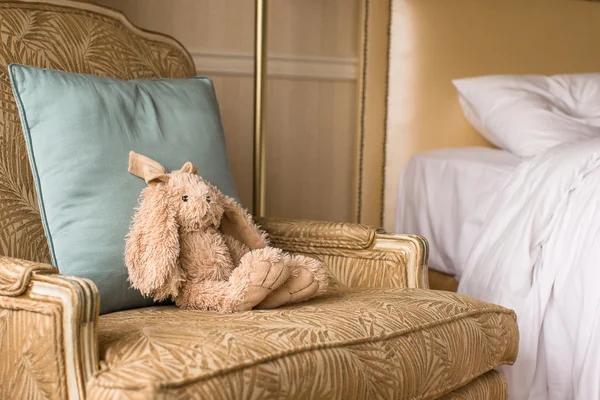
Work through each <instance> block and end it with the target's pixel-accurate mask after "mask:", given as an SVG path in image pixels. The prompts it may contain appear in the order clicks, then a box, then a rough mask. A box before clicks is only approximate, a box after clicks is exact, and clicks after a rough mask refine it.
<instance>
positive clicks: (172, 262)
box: [125, 185, 181, 301]
mask: <svg viewBox="0 0 600 400" xmlns="http://www.w3.org/2000/svg"><path fill="white" fill-rule="evenodd" d="M167 190H168V188H167V187H166V186H165V185H153V186H149V187H147V188H146V189H144V190H143V191H142V195H141V198H142V200H141V202H140V207H139V209H138V210H137V212H136V214H135V217H134V219H133V224H132V226H131V229H130V230H129V234H128V235H127V238H126V241H125V265H126V266H127V269H128V271H129V280H130V281H131V286H133V287H134V288H136V289H138V290H139V291H140V292H141V293H142V294H143V295H145V296H148V295H150V296H152V297H153V298H154V300H156V301H160V300H164V299H165V298H167V297H168V296H170V295H172V296H175V295H177V293H178V290H179V286H180V284H181V278H180V273H181V272H180V271H179V266H178V259H179V233H178V226H177V223H176V220H175V210H173V209H172V207H170V206H169V202H168V199H167Z"/></svg>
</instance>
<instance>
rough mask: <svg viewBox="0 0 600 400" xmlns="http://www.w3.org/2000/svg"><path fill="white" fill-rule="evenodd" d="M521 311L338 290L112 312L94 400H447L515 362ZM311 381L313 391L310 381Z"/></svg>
mask: <svg viewBox="0 0 600 400" xmlns="http://www.w3.org/2000/svg"><path fill="white" fill-rule="evenodd" d="M516 329H517V328H516V323H515V316H514V314H513V313H512V312H511V311H509V310H506V309H504V308H502V307H499V306H494V305H488V304H485V303H482V302H480V301H477V300H474V299H471V298H468V297H465V296H460V295H457V294H454V293H449V292H435V291H430V290H410V289H386V290H382V289H362V288H361V289H339V290H337V291H334V292H331V293H328V294H326V295H325V296H324V297H322V298H317V299H314V300H312V301H308V302H306V303H303V304H302V305H296V306H289V307H284V308H281V309H276V310H269V311H252V312H246V313H237V314H219V313H211V312H202V311H186V310H181V309H178V308H174V307H151V308H145V309H138V310H130V311H122V312H118V313H113V314H108V315H104V316H102V317H101V319H100V326H99V346H100V359H102V360H103V368H102V369H101V371H100V372H99V373H98V374H97V375H96V376H95V377H94V378H93V379H92V380H91V381H90V382H89V384H88V393H89V395H90V396H91V397H92V398H102V399H113V398H137V397H136V396H141V393H143V394H144V395H145V396H147V397H157V396H165V397H167V398H176V399H193V398H223V397H228V398H240V399H263V398H298V399H301V398H344V399H346V398H347V399H351V398H389V399H391V398H401V399H410V398H436V397H439V396H442V395H445V394H447V393H449V392H451V391H452V390H454V389H456V388H459V387H461V386H464V385H466V384H467V383H468V382H469V381H471V380H472V379H474V378H476V377H478V376H480V375H483V374H484V373H486V372H488V371H490V370H492V369H493V368H495V367H496V366H498V365H500V364H510V363H512V361H513V360H514V359H515V357H516V351H517V346H518V334H517V332H516ZM306 382H311V384H306Z"/></svg>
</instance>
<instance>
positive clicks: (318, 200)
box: [266, 80, 356, 221]
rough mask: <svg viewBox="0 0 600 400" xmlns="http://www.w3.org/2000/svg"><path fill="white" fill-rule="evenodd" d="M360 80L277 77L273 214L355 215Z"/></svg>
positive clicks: (271, 100)
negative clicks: (327, 80) (356, 143)
mask: <svg viewBox="0 0 600 400" xmlns="http://www.w3.org/2000/svg"><path fill="white" fill-rule="evenodd" d="M355 93H356V84H355V83H349V82H318V81H293V80H271V81H270V82H269V91H268V98H267V100H268V110H269V113H268V119H267V181H266V182H267V183H266V191H267V195H266V200H267V203H266V209H267V215H268V216H281V217H288V218H308V219H316V220H335V221H349V220H351V219H352V201H351V200H352V185H353V176H354V175H353V174H354V149H355V148H354V146H355V139H354V138H355V136H354V135H355V118H354V117H353V116H354V115H355V102H354V98H355Z"/></svg>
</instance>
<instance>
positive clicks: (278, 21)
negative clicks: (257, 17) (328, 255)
mask: <svg viewBox="0 0 600 400" xmlns="http://www.w3.org/2000/svg"><path fill="white" fill-rule="evenodd" d="M96 2H97V3H100V4H104V5H107V6H110V7H113V8H116V9H119V10H121V11H123V12H124V13H125V14H126V15H127V16H128V17H129V18H130V19H131V20H132V21H133V22H134V23H135V24H136V25H138V26H141V27H143V28H146V29H150V30H156V31H161V32H164V33H168V34H170V35H172V36H174V37H175V38H177V39H178V40H180V41H181V42H182V43H183V44H184V45H185V46H186V48H187V49H188V50H190V52H191V53H192V55H193V56H194V59H195V61H196V64H197V66H198V72H199V73H201V74H205V75H208V76H211V77H212V78H213V80H214V82H215V87H216V89H217V95H218V97H219V101H220V105H221V114H222V117H223V123H224V127H225V132H226V140H227V146H228V150H229V157H230V165H231V168H232V172H233V175H234V178H235V180H236V183H237V186H238V190H239V192H240V196H241V199H242V202H243V203H244V205H245V206H247V207H250V206H251V201H252V119H253V117H252V103H253V101H252V90H253V79H252V75H251V72H252V58H251V56H252V54H251V53H252V51H253V35H254V25H253V24H254V1H252V0H226V1H223V0H169V1H165V0H96ZM359 3H360V0H285V1H283V0H276V1H271V2H269V4H270V10H269V11H270V12H269V24H270V25H269V54H270V56H271V57H272V58H273V61H272V62H271V65H270V69H269V70H270V71H271V73H272V76H271V77H270V79H269V85H268V97H267V104H268V107H267V181H266V184H267V187H266V188H267V201H266V211H267V215H268V216H279V217H290V218H308V219H320V220H340V221H343V220H345V221H350V220H352V219H353V217H354V215H353V204H352V199H353V184H354V176H355V175H354V174H355V171H354V168H355V165H354V164H355V163H354V157H355V136H356V107H357V87H356V78H357V72H356V64H357V63H356V56H357V54H356V53H357V49H358V30H359V28H358V24H359Z"/></svg>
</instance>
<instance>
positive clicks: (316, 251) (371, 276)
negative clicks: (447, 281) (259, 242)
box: [256, 218, 429, 288]
mask: <svg viewBox="0 0 600 400" xmlns="http://www.w3.org/2000/svg"><path fill="white" fill-rule="evenodd" d="M256 221H257V222H258V224H260V226H261V227H262V228H263V229H264V230H265V231H266V232H267V233H268V234H269V236H270V239H271V242H272V243H273V245H274V246H276V247H279V248H281V249H283V250H286V251H289V252H292V253H301V254H306V255H308V256H311V257H315V258H318V259H320V260H322V261H323V262H324V263H325V264H326V265H327V267H328V268H329V270H330V271H331V273H332V274H333V275H334V277H335V278H336V279H337V280H338V281H339V282H340V283H342V284H344V285H346V286H353V287H358V286H363V287H380V288H386V287H401V288H428V287H429V283H428V278H427V258H428V245H427V241H426V240H425V239H424V238H423V237H421V236H416V235H399V234H387V233H385V231H384V230H382V229H375V228H371V227H369V226H366V225H359V224H350V223H333V222H315V221H295V220H289V219H280V218H257V219H256Z"/></svg>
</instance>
